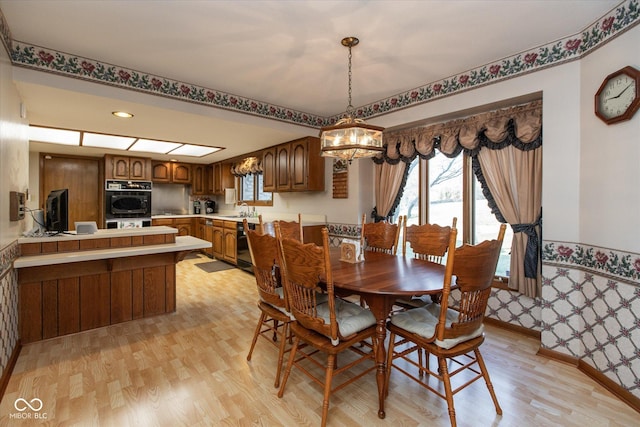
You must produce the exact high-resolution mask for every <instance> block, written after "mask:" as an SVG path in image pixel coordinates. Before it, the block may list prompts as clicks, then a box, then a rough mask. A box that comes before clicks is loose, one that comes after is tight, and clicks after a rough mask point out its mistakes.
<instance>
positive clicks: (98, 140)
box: [82, 132, 136, 150]
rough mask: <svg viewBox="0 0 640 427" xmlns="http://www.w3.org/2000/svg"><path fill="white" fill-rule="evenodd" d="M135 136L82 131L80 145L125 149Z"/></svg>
mask: <svg viewBox="0 0 640 427" xmlns="http://www.w3.org/2000/svg"><path fill="white" fill-rule="evenodd" d="M135 140H136V139H135V138H131V137H126V136H116V135H104V134H101V133H89V132H84V134H83V135H82V145H83V146H84V147H100V148H113V149H116V150H126V149H127V148H129V147H130V146H131V144H133V141H135Z"/></svg>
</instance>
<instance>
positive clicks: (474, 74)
mask: <svg viewBox="0 0 640 427" xmlns="http://www.w3.org/2000/svg"><path fill="white" fill-rule="evenodd" d="M638 2H639V0H626V1H624V2H622V3H621V4H620V5H618V6H617V7H615V8H614V9H612V10H611V11H610V12H609V13H607V14H605V15H604V16H603V17H602V18H600V19H599V20H598V21H596V22H595V23H593V24H592V25H591V26H589V27H587V28H586V29H584V30H583V31H582V32H580V33H577V34H574V35H571V36H568V37H565V38H563V39H561V40H557V41H554V42H551V43H548V44H545V45H543V46H539V47H537V48H533V49H530V50H527V51H525V52H520V53H518V54H515V55H513V56H510V57H506V58H502V59H499V60H497V61H495V62H492V63H489V64H485V65H482V66H480V67H477V68H474V69H472V70H468V71H465V72H462V73H460V74H457V75H454V76H450V77H447V78H445V79H442V80H439V81H436V82H432V83H429V84H427V85H424V86H421V87H418V88H415V89H411V90H409V91H407V92H403V93H400V94H397V95H394V96H391V97H389V98H386V99H382V100H379V101H376V102H373V103H371V104H368V105H364V106H362V107H358V108H356V115H357V116H358V117H359V118H363V119H366V118H371V117H375V116H379V115H383V114H387V113H390V112H393V111H396V110H399V109H402V108H406V107H409V106H415V105H418V104H422V103H425V102H428V101H432V100H434V99H438V98H442V97H444V96H450V95H453V94H456V93H460V92H463V91H467V90H470V89H475V88H478V87H480V86H484V85H487V84H491V83H496V82H499V81H501V80H504V79H508V78H512V77H515V76H517V75H521V74H525V73H529V72H532V71H539V70H541V69H543V68H547V67H550V66H555V65H559V64H562V63H564V62H567V61H573V60H576V59H580V58H581V57H583V56H584V55H586V54H587V53H589V52H590V51H592V50H594V49H596V48H597V47H599V46H600V45H602V44H604V43H606V42H608V41H609V40H611V39H612V38H614V37H617V36H618V35H620V34H622V33H623V32H625V31H627V30H629V29H630V28H632V27H633V26H635V25H637V24H639V23H640V6H639V3H638ZM0 37H1V38H2V42H3V44H4V46H5V47H6V48H7V49H8V51H9V54H10V56H11V60H12V62H13V64H14V65H16V66H22V67H27V68H33V69H37V70H41V71H48V72H52V73H56V74H62V75H65V76H67V77H74V78H79V79H83V80H89V81H93V82H97V83H103V84H107V85H113V86H117V87H121V88H126V89H131V90H136V91H140V92H145V93H151V94H155V95H160V96H164V97H168V98H174V99H179V100H182V101H187V102H193V103H197V104H202V105H208V106H211V107H216V108H223V109H227V110H232V111H237V112H242V113H247V114H252V115H255V116H260V117H263V118H269V119H274V120H279V121H283V122H289V123H294V124H297V125H303V126H309V127H312V128H321V127H323V126H327V125H331V124H334V123H335V122H336V121H337V120H339V119H340V117H341V115H342V113H340V114H339V115H336V116H332V117H321V116H317V115H313V114H309V113H305V112H302V111H296V110H293V109H290V108H285V107H282V106H278V105H274V104H269V103H265V102H262V101H258V100H253V99H250V98H245V97H242V96H238V95H233V94H229V93H225V92H222V91H219V90H215V89H210V88H206V87H202V86H197V85H194V84H190V83H186V82H180V81H177V80H172V79H168V78H165V77H161V76H157V75H153V74H148V73H145V72H142V71H137V70H133V69H129V68H124V67H120V66H117V65H114V64H108V63H104V62H101V61H98V60H94V59H90V58H85V57H80V56H76V55H72V54H69V53H65V52H58V51H55V50H52V49H49V48H46V47H41V46H36V45H31V44H28V43H24V42H20V41H17V40H13V39H12V37H11V32H10V30H9V26H8V23H7V22H6V19H5V18H4V16H3V15H2V11H1V10H0Z"/></svg>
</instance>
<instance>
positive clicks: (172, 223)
mask: <svg viewBox="0 0 640 427" xmlns="http://www.w3.org/2000/svg"><path fill="white" fill-rule="evenodd" d="M151 225H153V226H160V225H164V226H167V227H173V228H176V229H177V230H178V236H193V234H192V233H193V232H194V231H195V230H194V227H193V220H192V219H191V218H154V219H153V220H152V221H151ZM196 237H197V236H196Z"/></svg>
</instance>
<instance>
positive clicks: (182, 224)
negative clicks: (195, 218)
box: [175, 220, 191, 236]
mask: <svg viewBox="0 0 640 427" xmlns="http://www.w3.org/2000/svg"><path fill="white" fill-rule="evenodd" d="M175 228H177V229H178V236H191V220H189V221H188V222H187V221H182V220H176V225H175Z"/></svg>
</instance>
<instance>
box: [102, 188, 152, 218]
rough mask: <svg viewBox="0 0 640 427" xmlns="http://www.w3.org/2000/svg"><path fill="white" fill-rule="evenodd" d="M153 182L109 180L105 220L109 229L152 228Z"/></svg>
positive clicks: (106, 192)
mask: <svg viewBox="0 0 640 427" xmlns="http://www.w3.org/2000/svg"><path fill="white" fill-rule="evenodd" d="M151 188H152V185H151V181H116V180H107V181H106V184H105V219H106V226H107V228H137V227H150V226H151Z"/></svg>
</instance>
